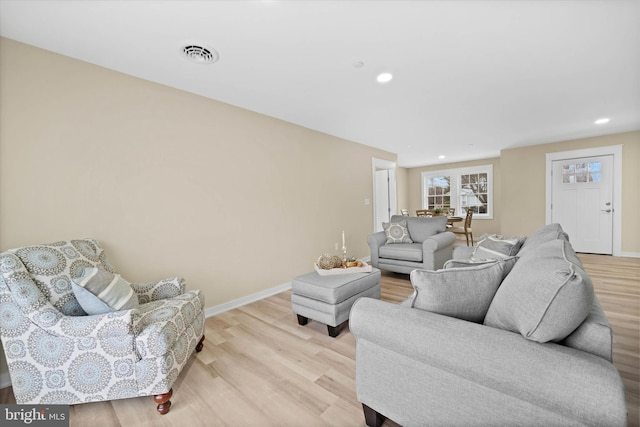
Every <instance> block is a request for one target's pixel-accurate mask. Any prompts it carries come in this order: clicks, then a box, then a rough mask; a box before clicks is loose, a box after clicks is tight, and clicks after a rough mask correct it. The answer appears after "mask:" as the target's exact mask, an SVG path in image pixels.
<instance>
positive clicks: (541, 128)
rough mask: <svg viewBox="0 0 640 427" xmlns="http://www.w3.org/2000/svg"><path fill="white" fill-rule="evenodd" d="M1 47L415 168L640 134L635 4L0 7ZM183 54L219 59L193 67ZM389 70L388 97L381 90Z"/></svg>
mask: <svg viewBox="0 0 640 427" xmlns="http://www.w3.org/2000/svg"><path fill="white" fill-rule="evenodd" d="M0 34H1V35H2V36H4V37H8V38H11V39H14V40H18V41H21V42H24V43H27V44H30V45H34V46H38V47H41V48H44V49H48V50H51V51H54V52H57V53H60V54H63V55H68V56H71V57H74V58H78V59H81V60H83V61H87V62H91V63H94V64H98V65H100V66H103V67H106V68H110V69H113V70H117V71H120V72H123V73H126V74H130V75H133V76H137V77H140V78H143V79H146V80H150V81H154V82H157V83H161V84H164V85H168V86H172V87H176V88H179V89H182V90H185V91H189V92H193V93H197V94H200V95H203V96H206V97H209V98H213V99H216V100H220V101H223V102H226V103H229V104H233V105H237V106H240V107H243V108H246V109H249V110H253V111H257V112H260V113H263V114H266V115H268V116H272V117H277V118H279V119H282V120H286V121H289V122H292V123H297V124H299V125H301V126H305V127H308V128H311V129H316V130H318V131H322V132H325V133H328V134H331V135H336V136H339V137H342V138H345V139H348V140H352V141H356V142H359V143H362V144H366V145H370V146H373V147H377V148H381V149H384V150H388V151H391V152H394V153H397V154H398V164H399V165H400V166H405V167H412V166H419V165H427V164H437V163H442V162H446V163H448V162H454V161H462V160H470V159H477V158H487V157H494V156H498V155H499V153H500V150H501V149H504V148H509V147H516V146H523V145H533V144H540V143H546V142H554V141H560V140H565V139H573V138H579V137H587V136H595V135H602V134H608V133H616V132H622V131H628V130H638V129H640V1H636V0H633V1H631V0H630V1H625V0H607V1H593V0H592V1H560V0H557V1H515V0H514V1H481V0H475V1H397V0H396V1H326V0H317V1H209V2H206V1H82V2H81V1H56V0H46V1H4V0H3V1H0ZM186 43H196V44H204V45H207V46H209V47H212V48H214V49H216V50H217V51H218V52H219V54H220V60H219V61H218V62H217V63H215V64H210V65H202V64H196V63H192V62H189V61H187V60H186V59H185V58H183V57H181V55H180V48H181V47H182V46H183V45H184V44H186ZM358 62H362V63H364V66H363V67H360V68H358V67H357V66H356V63H358ZM382 71H389V72H392V73H393V76H394V78H393V80H392V81H391V82H390V83H387V84H379V83H377V82H376V80H375V77H376V75H377V74H378V73H380V72H382ZM600 117H609V118H610V119H611V121H610V122H609V123H608V124H606V125H601V126H597V125H595V124H594V121H595V120H596V119H598V118H600ZM440 155H445V156H446V158H445V159H444V160H441V159H438V156H440Z"/></svg>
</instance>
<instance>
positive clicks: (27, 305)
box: [0, 239, 204, 414]
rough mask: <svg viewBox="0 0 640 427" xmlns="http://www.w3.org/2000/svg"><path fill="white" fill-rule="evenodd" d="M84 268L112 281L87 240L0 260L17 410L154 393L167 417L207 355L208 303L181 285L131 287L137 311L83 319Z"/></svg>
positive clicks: (2, 315) (0, 304)
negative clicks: (188, 371)
mask: <svg viewBox="0 0 640 427" xmlns="http://www.w3.org/2000/svg"><path fill="white" fill-rule="evenodd" d="M87 267H89V268H91V267H97V268H100V269H102V270H103V271H104V270H106V271H107V272H111V273H114V274H115V271H114V269H113V267H112V266H111V265H110V264H109V261H108V260H107V259H106V257H105V254H104V252H103V250H102V248H101V247H100V245H99V244H98V242H97V241H95V240H91V239H82V240H71V241H62V242H57V243H52V244H46V245H36V246H29V247H24V248H18V249H12V250H8V251H5V252H2V253H0V336H1V338H2V345H3V347H4V351H5V355H6V358H7V363H8V366H9V374H10V376H11V382H12V386H13V393H14V395H15V398H16V402H17V403H32V404H77V403H84V402H94V401H103V400H114V399H122V398H128V397H137V396H151V395H153V396H154V400H155V402H156V403H157V404H158V406H157V410H158V411H159V412H160V413H161V414H165V413H167V412H168V411H169V408H170V406H171V401H170V398H171V394H172V392H173V391H172V385H173V383H174V381H175V380H176V379H177V378H178V375H179V374H180V372H181V370H182V368H183V367H184V366H185V364H186V363H187V360H188V359H189V356H190V355H191V354H192V353H193V350H194V349H195V350H196V351H200V350H202V347H203V341H204V312H203V309H204V297H203V295H202V294H201V292H200V291H199V290H191V291H188V292H185V285H184V280H183V279H180V278H171V279H165V280H162V281H160V282H157V283H147V284H131V288H132V289H133V290H134V291H135V293H136V294H137V298H138V303H139V306H138V307H137V308H133V309H128V310H121V311H112V312H108V313H104V314H96V315H87V313H86V312H85V311H84V310H83V309H82V307H81V305H80V304H79V303H78V300H77V299H76V297H75V294H74V292H73V290H72V281H74V280H76V281H77V278H78V277H79V276H80V275H81V274H82V272H83V271H84V270H85V268H87Z"/></svg>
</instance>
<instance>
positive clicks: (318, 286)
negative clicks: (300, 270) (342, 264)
mask: <svg viewBox="0 0 640 427" xmlns="http://www.w3.org/2000/svg"><path fill="white" fill-rule="evenodd" d="M291 290H292V295H291V309H292V310H293V312H294V313H296V314H297V316H298V324H299V325H306V324H307V323H308V321H309V319H312V320H315V321H317V322H320V323H324V324H325V325H327V332H328V333H329V336H331V337H334V338H335V337H337V336H338V334H339V333H340V329H341V328H340V326H341V325H342V324H343V323H345V322H346V321H348V320H349V312H350V311H351V306H352V305H353V303H354V302H355V301H356V300H357V299H358V298H360V297H371V298H380V270H378V269H377V268H373V269H372V271H371V273H355V274H339V275H332V276H320V275H319V274H318V273H317V272H315V271H314V272H311V273H307V274H303V275H302V276H298V277H296V278H295V279H293V280H292V282H291Z"/></svg>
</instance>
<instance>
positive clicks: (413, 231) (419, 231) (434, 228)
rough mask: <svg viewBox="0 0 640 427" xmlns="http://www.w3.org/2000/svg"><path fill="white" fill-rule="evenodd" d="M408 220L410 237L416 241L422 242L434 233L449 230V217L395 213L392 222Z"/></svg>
mask: <svg viewBox="0 0 640 427" xmlns="http://www.w3.org/2000/svg"><path fill="white" fill-rule="evenodd" d="M400 221H406V222H407V228H408V229H409V237H411V240H413V241H414V242H415V243H422V242H424V241H425V240H426V239H428V238H429V237H431V236H433V235H434V234H438V233H442V232H444V231H446V230H447V217H446V216H434V217H414V216H409V217H407V216H402V215H393V216H392V217H391V222H400Z"/></svg>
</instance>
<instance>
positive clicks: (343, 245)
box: [342, 230, 345, 248]
mask: <svg viewBox="0 0 640 427" xmlns="http://www.w3.org/2000/svg"><path fill="white" fill-rule="evenodd" d="M342 247H343V248H344V247H345V244H344V230H342Z"/></svg>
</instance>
